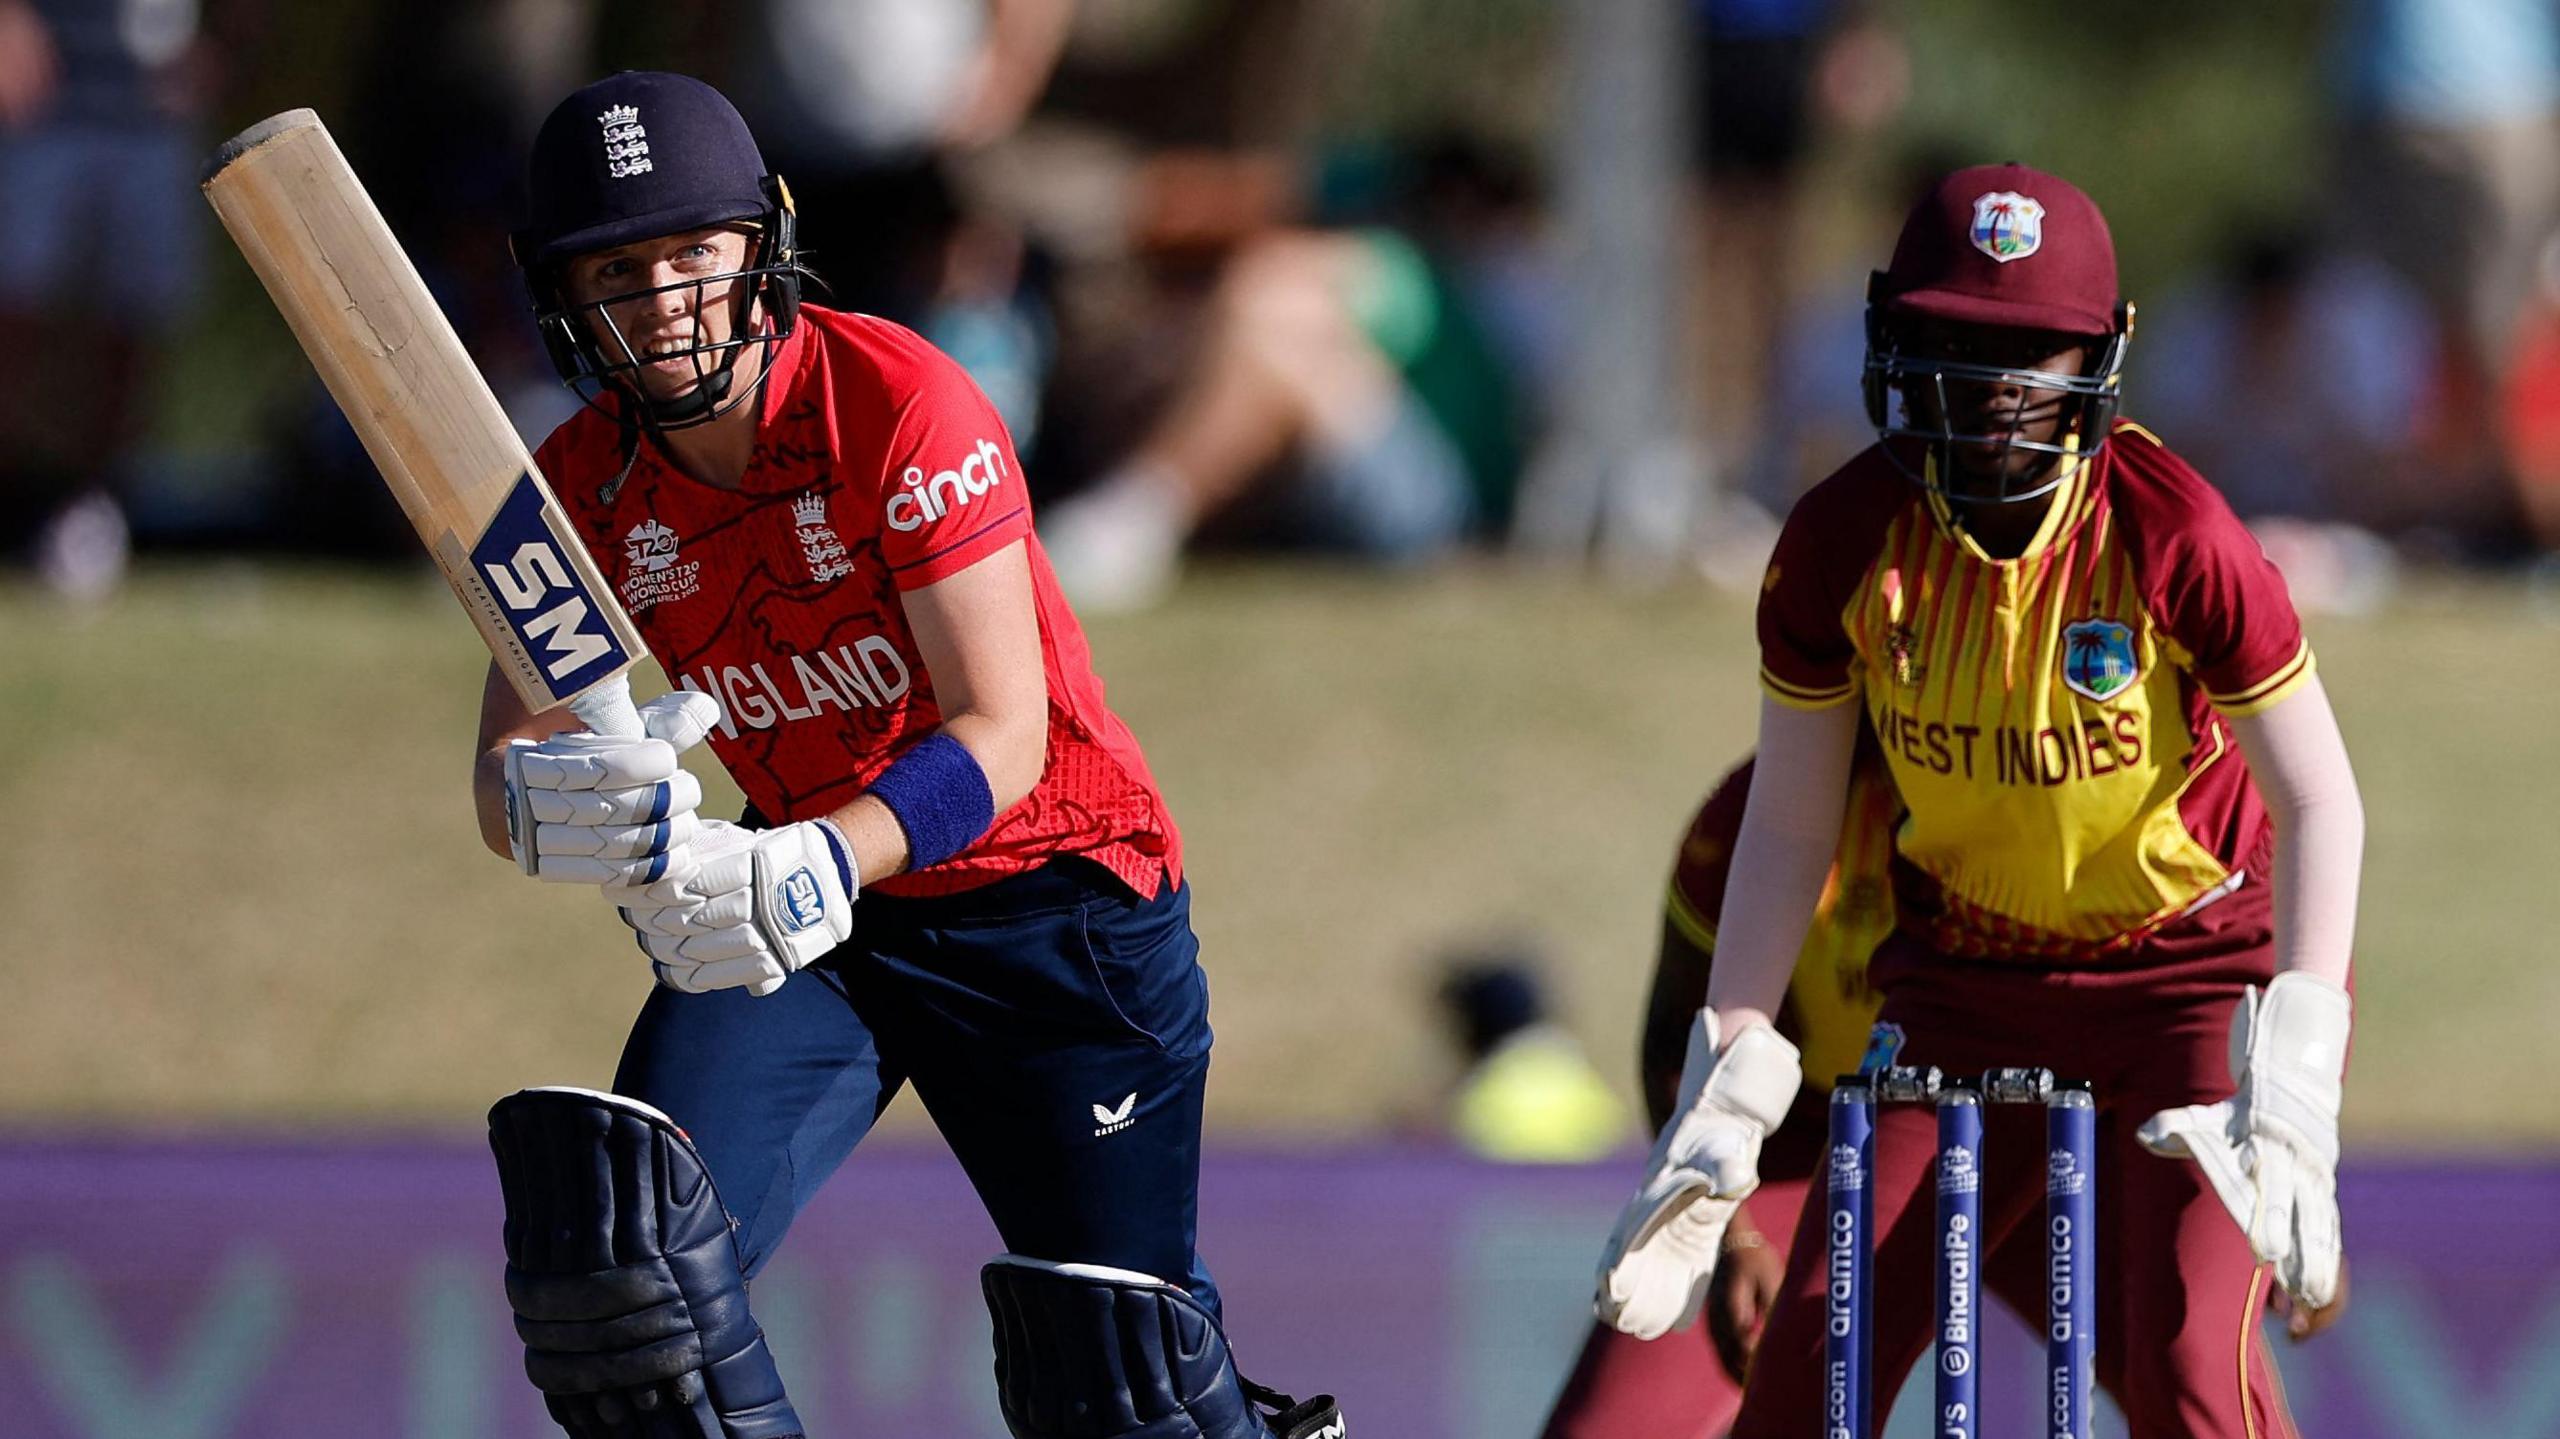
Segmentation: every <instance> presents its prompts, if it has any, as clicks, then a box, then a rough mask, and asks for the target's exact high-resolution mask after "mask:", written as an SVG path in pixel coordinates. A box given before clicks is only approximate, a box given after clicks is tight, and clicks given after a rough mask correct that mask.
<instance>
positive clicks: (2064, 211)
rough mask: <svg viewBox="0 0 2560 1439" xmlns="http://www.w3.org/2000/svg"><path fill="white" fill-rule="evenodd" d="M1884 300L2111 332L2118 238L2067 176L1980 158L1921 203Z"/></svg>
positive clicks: (1900, 306)
mask: <svg viewBox="0 0 2560 1439" xmlns="http://www.w3.org/2000/svg"><path fill="white" fill-rule="evenodd" d="M1877 298H1878V299H1880V300H1881V301H1883V303H1884V304H1885V307H1886V308H1887V309H1888V310H1889V311H1890V312H1892V313H1894V314H1900V315H1926V316H1929V317H1931V318H1933V319H1940V320H1956V321H1960V322H1964V323H1968V324H1976V325H2016V326H2020V327H2022V328H2026V329H2035V330H2060V331H2064V332H2067V333H2070V334H2077V335H2105V334H2113V333H2114V332H2115V329H2116V244H2115V240H2114V238H2113V237H2111V236H2110V235H2108V233H2107V220H2106V217H2105V216H2104V215H2101V214H2099V213H2098V206H2097V202H2096V201H2094V200H2091V199H2090V198H2089V197H2088V196H2087V195H2084V194H2082V193H2081V192H2080V190H2079V187H2077V186H2075V185H2073V184H2071V183H2070V182H2069V181H2067V180H2058V179H2056V178H2054V177H2053V176H2051V175H2047V174H2045V173H2044V172H2042V171H2040V170H2030V169H2028V168H2027V167H2026V166H2024V165H2019V164H2007V165H1976V166H1973V167H1972V168H1970V169H1964V170H1958V171H1956V172H1955V173H1954V174H1952V175H1949V176H1948V177H1947V178H1945V179H1943V180H1941V181H1939V182H1938V183H1937V185H1936V187H1935V188H1933V189H1931V190H1930V191H1929V193H1928V194H1927V195H1926V196H1925V197H1923V198H1922V199H1921V201H1920V203H1919V204H1918V205H1917V206H1915V207H1913V209H1912V211H1911V218H1909V219H1907V220H1905V221H1903V222H1902V237H1901V238H1900V239H1898V240H1896V241H1895V242H1894V245H1893V263H1892V264H1891V265H1890V266H1889V267H1887V268H1886V270H1885V271H1884V273H1883V275H1881V276H1880V277H1879V286H1878V290H1877Z"/></svg>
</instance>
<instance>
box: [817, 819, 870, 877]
mask: <svg viewBox="0 0 2560 1439" xmlns="http://www.w3.org/2000/svg"><path fill="white" fill-rule="evenodd" d="M817 825H818V833H820V834H822V835H825V836H826V839H827V853H828V854H829V855H831V856H833V857H834V859H835V862H836V878H838V879H840V880H842V881H844V892H845V893H846V894H860V893H862V875H861V871H859V870H857V869H855V868H854V865H853V842H852V841H850V840H848V839H846V838H845V837H844V831H843V830H840V829H838V828H836V822H835V821H834V820H831V819H822V820H819V821H818V822H817Z"/></svg>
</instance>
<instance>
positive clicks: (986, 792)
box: [870, 734, 996, 870]
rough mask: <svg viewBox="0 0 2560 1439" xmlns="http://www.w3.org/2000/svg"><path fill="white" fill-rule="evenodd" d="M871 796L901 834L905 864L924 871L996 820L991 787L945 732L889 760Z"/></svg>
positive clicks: (972, 841) (984, 774)
mask: <svg viewBox="0 0 2560 1439" xmlns="http://www.w3.org/2000/svg"><path fill="white" fill-rule="evenodd" d="M870 793H871V795H872V796H873V797H874V798H876V799H878V800H879V801H880V802H881V803H882V804H885V805H887V806H888V807H889V813H891V814H893V815H895V816H897V819H898V828H900V829H902V830H905V831H906V832H907V868H909V869H911V870H914V869H927V868H930V867H932V866H934V865H937V864H940V863H942V862H943V861H944V860H946V859H949V858H951V857H952V856H953V855H955V854H958V853H960V852H961V851H962V850H964V849H967V848H968V847H969V846H970V845H972V844H975V843H977V841H978V836H980V835H982V834H985V833H986V832H987V826H989V825H991V824H994V823H995V822H996V796H995V791H994V790H993V789H992V788H990V787H989V786H988V784H987V772H986V771H985V770H984V769H982V768H980V767H979V765H978V757H977V756H976V755H973V754H971V753H969V747H968V746H967V745H964V744H962V743H961V742H960V741H958V740H956V739H953V738H952V737H951V736H949V735H947V734H934V735H928V736H926V737H925V740H924V742H923V743H921V744H919V745H917V746H916V747H915V748H914V749H911V750H909V751H907V752H906V753H905V754H902V755H900V756H898V757H897V759H895V760H893V761H891V763H890V765H889V767H888V768H887V769H885V770H883V771H881V773H880V777H879V778H878V779H876V780H873V781H872V782H871V790H870Z"/></svg>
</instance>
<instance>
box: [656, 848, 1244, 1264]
mask: <svg viewBox="0 0 2560 1439" xmlns="http://www.w3.org/2000/svg"><path fill="white" fill-rule="evenodd" d="M853 908H854V929H853V935H852V938H850V939H849V940H847V941H846V942H845V943H844V944H842V945H839V946H837V948H836V949H835V950H834V952H832V953H830V954H829V955H827V956H826V957H825V958H824V959H822V960H820V961H819V962H818V963H817V964H815V965H812V966H811V967H810V968H808V969H806V970H803V971H801V972H800V973H798V974H795V975H793V976H792V977H791V978H790V979H789V980H788V981H787V982H785V983H784V984H783V986H782V987H781V988H780V989H778V990H776V991H774V992H773V993H772V994H770V995H767V996H765V997H763V998H761V999H759V998H756V997H755V996H753V995H750V994H748V993H747V992H746V991H745V990H742V989H731V990H721V991H719V992H717V993H713V994H701V995H690V994H679V993H676V992H674V991H672V990H666V989H659V990H656V991H654V992H652V993H651V994H650V996H649V1001H648V1003H647V1004H646V1005H644V1006H643V1007H642V1009H641V1011H640V1018H639V1020H638V1022H637V1023H635V1024H634V1025H633V1026H632V1030H631V1038H630V1040H629V1042H628V1043H627V1044H626V1045H625V1046H624V1048H623V1053H622V1064H621V1068H620V1070H619V1071H618V1072H617V1073H616V1075H615V1077H614V1088H615V1090H616V1091H617V1092H619V1093H622V1094H626V1095H629V1096H631V1097H632V1098H635V1099H638V1100H641V1101H643V1102H645V1103H648V1104H652V1105H655V1106H657V1107H658V1108H660V1109H662V1110H665V1111H666V1112H667V1113H668V1114H669V1115H670V1116H672V1117H673V1118H674V1119H675V1121H676V1122H677V1123H678V1124H680V1125H682V1126H684V1129H685V1132H686V1133H687V1134H689V1135H691V1136H692V1138H693V1142H694V1144H695V1146H696V1147H698V1148H699V1149H700V1150H701V1151H702V1157H703V1161H704V1162H705V1163H706V1164H707V1165H709V1166H710V1169H711V1177H712V1180H713V1182H714V1183H716V1184H717V1185H718V1186H719V1188H720V1197H721V1200H722V1201H723V1202H724V1203H726V1204H727V1205H728V1207H729V1212H730V1214H731V1215H732V1216H733V1217H735V1219H736V1220H737V1240H738V1250H739V1254H740V1256H741V1257H742V1259H743V1260H744V1262H745V1265H746V1271H747V1274H748V1276H749V1277H753V1276H754V1275H755V1274H756V1272H757V1271H759V1270H760V1269H762V1268H763V1267H764V1264H765V1262H766V1261H767V1260H768V1259H770V1258H771V1257H772V1255H773V1252H774V1249H775V1246H776V1245H778V1244H780V1243H781V1240H782V1235H783V1232H784V1231H785V1230H787V1229H788V1228H789V1227H790V1225H791V1221H792V1219H793V1217H794V1216H796V1215H797V1214H798V1213H799V1212H800V1209H801V1207H802V1206H803V1205H805V1204H807V1203H808V1202H809V1200H810V1198H811V1197H812V1196H813V1195H815V1194H816V1193H817V1190H818V1187H819V1186H820V1185H821V1184H824V1183H825V1182H826V1180H827V1177H828V1176H829V1175H831V1174H833V1173H834V1172H835V1170H836V1167H837V1166H838V1165H840V1164H842V1163H843V1162H844V1160H845V1158H846V1156H848V1155H850V1154H851V1153H852V1152H853V1149H854V1146H855V1145H857V1144H859V1143H860V1142H861V1141H862V1137H863V1135H865V1134H866V1133H868V1132H870V1129H871V1126H872V1123H873V1121H874V1120H876V1119H877V1118H878V1117H879V1115H880V1112H881V1111H882V1110H883V1109H884V1108H886V1107H887V1106H888V1103H889V1101H890V1100H891V1099H892V1098H894V1097H895V1096H896V1094H897V1092H898V1087H899V1086H900V1085H901V1084H909V1083H911V1084H913V1085H914V1086H915V1088H916V1096H917V1098H918V1099H920V1100H922V1101H923V1103H924V1106H925V1110H926V1112H927V1113H929V1114H930V1115H931V1116H932V1117H933V1122H934V1125H935V1127H936V1128H938V1129H939V1130H941V1132H942V1137H943V1139H944V1140H945V1142H947V1143H948V1144H949V1145H950V1146H951V1150H952V1152H953V1154H955V1155H956V1156H958V1158H959V1160H960V1164H961V1167H962V1168H963V1169H964V1170H965V1171H967V1173H968V1176H969V1181H970V1183H971V1184H972V1185H973V1186H975V1188H976V1189H977V1191H978V1197H979V1199H980V1200H981V1201H982V1202H983V1203H984V1204H985V1205H986V1207H987V1213H988V1216H989V1217H990V1218H992V1219H993V1220H994V1221H995V1225H996V1231H997V1232H998V1233H999V1234H1001V1235H1002V1236H1003V1238H1004V1243H1005V1247H1006V1248H1007V1249H1009V1250H1011V1251H1012V1252H1014V1253H1016V1254H1022V1255H1027V1256H1030V1257H1032V1258H1036V1259H1046V1260H1052V1261H1056V1262H1061V1263H1083V1264H1107V1265H1111V1266H1113V1267H1116V1268H1121V1269H1135V1270H1139V1271H1141V1272H1144V1273H1148V1274H1153V1275H1157V1276H1159V1277H1161V1278H1165V1279H1169V1280H1172V1281H1173V1282H1175V1283H1177V1284H1180V1285H1182V1286H1183V1287H1184V1288H1186V1289H1188V1290H1190V1291H1191V1292H1192V1293H1193V1294H1194V1295H1195V1296H1197V1297H1198V1298H1199V1299H1200V1300H1201V1302H1202V1303H1204V1304H1206V1305H1208V1306H1209V1308H1210V1310H1211V1312H1212V1313H1215V1312H1217V1309H1218V1295H1217V1290H1216V1288H1215V1286H1213V1285H1212V1284H1211V1283H1210V1280H1209V1275H1208V1271H1207V1269H1206V1267H1205V1266H1203V1265H1202V1264H1201V1263H1200V1260H1199V1258H1198V1256H1197V1254H1196V1253H1195V1252H1194V1250H1193V1240H1194V1237H1195V1234H1196V1231H1197V1226H1198V1214H1199V1187H1200V1106H1201V1095H1202V1091H1203V1087H1204V1084H1205V1081H1206V1079H1207V1077H1208V1070H1209V1040H1210V1035H1209V993H1208V981H1207V978H1206V977H1205V976H1204V975H1202V973H1201V971H1200V965H1199V941H1198V940H1197V939H1196V938H1194V936H1193V935H1192V933H1191V892H1190V887H1189V886H1188V885H1187V884H1186V885H1182V886H1167V887H1166V888H1165V889H1164V890H1163V891H1162V892H1161V893H1159V894H1158V895H1157V897H1156V898H1154V899H1152V900H1147V899H1141V898H1139V897H1138V896H1137V895H1136V894H1134V893H1133V892H1131V890H1130V889H1129V888H1128V886H1126V885H1125V884H1123V883H1122V882H1121V881H1120V880H1119V879H1118V878H1117V877H1116V876H1114V875H1112V874H1111V872H1110V871H1108V870H1106V869H1104V868H1102V867H1101V866H1100V865H1098V864H1094V863H1093V862H1091V861H1089V860H1084V859H1078V858H1073V857H1069V858H1063V859H1058V860H1052V861H1051V862H1049V863H1048V864H1046V865H1043V866H1042V867H1041V868H1039V869H1036V870H1033V871H1031V872H1029V873H1027V874H1020V875H1015V876H1012V877H1010V878H1007V879H1002V880H998V881H997V882H995V883H994V884H990V885H986V886H983V887H981V888H978V889H973V890H969V891H966V892H964V893H961V894H957V895H949V896H942V897H937V898H933V899H900V898H896V897H893V896H889V895H883V894H876V893H875V894H865V895H863V896H861V897H860V898H859V899H857V900H856V901H855V903H854V907H853Z"/></svg>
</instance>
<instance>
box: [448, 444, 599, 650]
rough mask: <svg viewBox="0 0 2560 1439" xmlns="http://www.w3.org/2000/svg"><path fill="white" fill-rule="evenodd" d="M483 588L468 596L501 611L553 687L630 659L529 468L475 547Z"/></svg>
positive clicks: (519, 646) (473, 554)
mask: <svg viewBox="0 0 2560 1439" xmlns="http://www.w3.org/2000/svg"><path fill="white" fill-rule="evenodd" d="M471 573H472V574H473V575H474V576H476V577H478V578H479V579H480V581H481V584H480V585H478V586H475V587H474V588H475V589H477V590H478V591H479V592H478V593H476V594H466V595H464V596H463V599H464V600H465V601H466V602H469V603H472V604H474V605H476V606H478V607H480V608H482V609H483V610H484V611H487V610H494V611H496V618H498V619H499V620H501V621H503V622H504V623H505V625H506V628H507V632H508V633H510V634H512V635H514V636H515V642H516V649H517V650H518V652H519V653H520V654H521V656H522V657H523V660H524V662H526V663H529V664H530V665H531V666H532V667H533V668H534V669H535V670H537V671H538V672H539V673H540V674H541V676H542V678H543V679H544V680H545V681H547V682H548V683H549V684H550V686H551V690H552V693H553V694H555V695H564V696H565V695H571V694H575V693H577V692H578V691H579V690H582V689H585V688H586V687H587V686H589V685H591V684H594V683H595V682H596V681H598V680H600V679H603V678H604V677H605V676H606V675H609V674H611V673H613V672H614V671H615V670H617V669H620V668H621V667H623V666H624V665H626V664H629V663H630V662H631V656H630V655H628V654H626V653H624V652H623V648H622V645H621V644H620V642H618V641H617V640H615V639H614V637H613V631H612V630H611V629H610V628H608V627H607V626H606V625H605V623H604V619H603V616H602V615H601V614H600V613H599V612H598V605H597V603H596V600H595V598H594V597H593V596H591V595H589V594H588V593H587V592H586V589H585V587H584V586H583V585H582V584H581V583H580V582H579V579H578V572H577V569H576V568H575V567H574V566H572V565H571V564H570V563H569V557H568V555H567V554H566V553H565V552H564V551H563V550H562V548H561V542H560V537H559V536H558V535H556V534H553V533H552V531H551V527H550V526H549V525H547V524H545V523H543V519H542V489H541V486H540V484H539V483H538V482H537V481H536V480H535V479H534V478H533V476H531V475H525V476H522V477H520V478H518V479H517V480H516V484H515V488H514V489H512V490H510V491H508V492H507V499H506V503H504V504H502V505H500V506H498V512H497V514H495V515H493V516H491V517H490V519H489V528H487V529H485V530H483V531H481V532H480V539H479V541H478V543H476V544H474V545H472V547H471Z"/></svg>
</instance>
